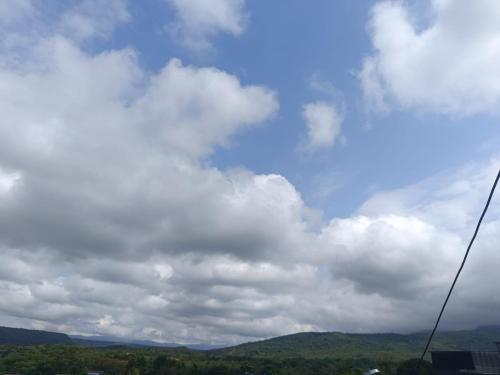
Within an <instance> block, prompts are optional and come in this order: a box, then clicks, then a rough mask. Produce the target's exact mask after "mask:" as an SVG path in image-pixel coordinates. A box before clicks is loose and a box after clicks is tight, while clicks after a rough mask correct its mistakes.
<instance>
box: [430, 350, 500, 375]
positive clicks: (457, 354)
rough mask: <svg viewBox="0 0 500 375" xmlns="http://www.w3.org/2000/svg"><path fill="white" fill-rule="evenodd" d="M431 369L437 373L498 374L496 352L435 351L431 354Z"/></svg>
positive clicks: (497, 355) (498, 365)
mask: <svg viewBox="0 0 500 375" xmlns="http://www.w3.org/2000/svg"><path fill="white" fill-rule="evenodd" d="M431 356H432V368H433V369H434V370H436V371H437V372H460V373H464V372H466V373H474V374H499V375H500V354H499V353H498V352H472V351H437V352H431Z"/></svg>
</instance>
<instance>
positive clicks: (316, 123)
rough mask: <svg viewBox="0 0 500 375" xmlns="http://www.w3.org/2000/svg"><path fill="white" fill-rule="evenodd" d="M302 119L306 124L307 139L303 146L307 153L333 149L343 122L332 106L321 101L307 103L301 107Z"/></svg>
mask: <svg viewBox="0 0 500 375" xmlns="http://www.w3.org/2000/svg"><path fill="white" fill-rule="evenodd" d="M302 117H303V118H304V120H305V121H306V124H307V139H306V141H305V144H304V145H303V148H304V149H305V150H306V151H307V152H315V151H318V150H320V149H324V148H330V147H333V145H334V143H335V140H336V139H337V137H338V135H339V134H340V129H341V125H342V121H343V119H342V115H341V114H340V113H339V111H338V110H337V108H336V107H335V106H334V105H332V104H329V103H326V102H322V101H317V102H314V103H308V104H306V105H304V107H303V110H302Z"/></svg>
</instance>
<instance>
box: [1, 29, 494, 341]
mask: <svg viewBox="0 0 500 375" xmlns="http://www.w3.org/2000/svg"><path fill="white" fill-rule="evenodd" d="M40 22H41V21H40ZM16 32H17V31H16ZM32 43H33V46H34V48H32V49H29V50H26V51H24V53H25V54H26V55H25V56H26V58H24V59H22V60H20V61H19V62H20V64H15V65H12V64H10V63H5V61H6V60H8V61H11V58H12V54H15V53H17V51H12V50H11V49H5V50H2V52H3V53H2V54H0V56H1V58H0V83H1V84H0V117H1V118H2V121H1V122H0V292H1V294H2V298H1V299H0V323H1V324H8V325H19V326H24V327H35V328H38V329H53V330H58V331H64V332H69V333H90V334H111V335H118V336H127V337H136V338H153V339H157V340H164V341H170V342H172V341H175V342H181V343H188V342H219V343H220V342H223V343H236V342H241V341H244V340H249V339H257V338H263V337H268V336H273V335H279V334H285V333H291V332H297V331H304V330H347V331H365V332H367V331H368V332H376V331H387V330H391V331H407V330H413V329H423V328H428V327H429V324H430V322H431V321H432V319H433V318H434V317H435V313H436V310H437V307H436V306H438V305H439V303H441V301H442V297H443V294H444V293H445V289H446V287H447V286H448V285H449V281H450V279H451V276H452V275H453V272H454V271H455V270H456V266H457V264H458V262H459V260H460V257H461V256H462V254H463V250H464V245H465V243H466V241H467V240H468V238H469V236H470V229H471V228H472V226H473V224H474V223H475V220H476V218H477V216H478V211H479V210H480V207H481V205H482V204H483V203H484V202H483V200H484V196H485V194H486V193H487V191H488V189H489V184H490V183H491V179H492V176H493V175H494V174H495V173H496V169H498V167H499V166H500V163H499V161H498V159H497V158H495V157H493V158H492V159H491V160H486V161H481V162H478V163H475V164H470V165H468V166H465V167H463V168H461V169H459V170H456V171H449V172H447V173H443V174H441V175H437V176H431V177H429V179H428V180H426V181H422V182H420V183H417V184H415V185H413V186H408V187H405V188H402V189H399V190H396V191H386V192H378V193H377V194H375V195H374V196H373V197H372V198H371V199H369V200H368V201H367V202H365V203H364V204H363V205H362V207H360V209H359V211H358V212H356V213H354V214H353V215H352V216H351V217H346V218H334V219H333V220H331V221H328V222H322V221H321V220H319V219H318V217H319V216H320V215H319V214H318V213H317V212H315V211H313V210H311V209H310V208H309V207H307V206H306V205H305V203H304V201H303V200H302V197H301V194H300V193H299V192H298V191H297V190H296V189H295V187H294V186H293V185H292V184H291V183H290V182H289V181H288V180H287V179H286V178H285V177H283V176H281V175H278V174H256V173H253V172H252V171H249V170H245V169H234V170H220V169H217V168H215V167H213V166H212V165H211V163H210V157H211V155H213V153H214V152H215V151H216V150H217V148H219V147H227V146H228V145H230V143H231V139H233V138H234V137H235V136H237V134H239V132H242V131H245V130H248V129H251V128H253V127H256V126H262V125H264V124H266V123H267V122H269V121H270V120H271V119H272V118H273V116H274V115H275V114H276V112H277V111H278V99H277V94H276V93H274V92H273V91H272V90H271V89H269V88H267V87H265V86H260V85H252V84H242V83H241V82H240V81H239V79H238V78H237V77H236V76H234V75H231V74H229V73H227V72H224V71H222V70H220V69H216V68H214V67H195V66H190V65H186V64H183V63H182V62H181V61H180V60H178V59H170V60H169V61H167V62H166V63H165V65H164V67H163V68H162V69H160V70H159V71H158V72H149V71H147V70H145V69H143V68H141V65H140V63H139V62H138V61H137V60H138V59H137V52H136V51H135V50H133V49H131V48H128V49H110V50H105V51H94V52H89V51H86V50H85V49H83V48H82V46H81V39H79V38H78V37H77V36H72V37H71V36H70V35H69V34H58V33H57V32H55V31H54V32H53V33H49V34H48V35H47V34H41V35H39V36H38V37H37V38H35V39H33V40H32ZM497 202H498V197H495V201H494V202H492V207H491V211H490V212H489V213H488V216H487V218H486V221H485V226H484V228H483V229H482V230H481V233H480V238H478V240H479V241H478V243H477V247H475V248H474V252H473V253H471V258H470V263H468V264H467V267H466V269H465V270H464V275H463V278H462V279H461V280H460V284H459V285H458V286H457V293H456V295H454V298H453V303H456V304H458V305H455V306H453V305H451V306H450V309H449V312H448V314H449V315H447V316H446V319H445V322H444V324H445V326H447V327H464V326H474V325H476V324H480V323H482V324H486V323H495V322H496V323H498V314H496V313H495V311H498V308H499V307H500V303H499V301H498V300H497V299H495V298H491V296H492V295H495V293H494V292H495V290H493V289H494V288H495V287H496V285H498V283H499V282H498V281H497V280H495V278H496V277H497V276H496V275H497V274H498V272H496V270H495V269H494V267H495V264H498V262H497V261H498V259H497V258H498V256H499V255H498V251H496V248H497V247H496V244H497V243H498V241H499V240H500V238H498V237H499V235H498V233H499V230H498V229H499V225H500V224H499V223H500V211H499V209H498V203H497ZM478 270H481V272H478ZM463 306H467V308H463Z"/></svg>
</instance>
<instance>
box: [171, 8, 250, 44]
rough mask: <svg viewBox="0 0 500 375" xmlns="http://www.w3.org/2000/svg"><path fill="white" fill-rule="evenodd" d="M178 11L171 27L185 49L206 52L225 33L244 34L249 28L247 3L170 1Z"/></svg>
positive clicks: (174, 35)
mask: <svg viewBox="0 0 500 375" xmlns="http://www.w3.org/2000/svg"><path fill="white" fill-rule="evenodd" d="M166 1H167V2H168V3H169V4H170V5H171V6H172V7H173V8H174V9H175V11H176V15H177V17H176V20H175V22H174V23H172V24H170V25H169V26H168V28H169V31H170V32H171V33H172V35H173V37H174V38H175V39H176V40H177V41H178V42H179V43H181V44H183V45H184V46H186V47H188V48H190V49H193V50H197V51H204V50H209V49H211V48H212V44H211V39H212V38H214V37H216V36H217V35H219V34H222V33H229V34H232V35H235V36H237V35H240V34H241V33H242V32H243V30H244V29H245V26H246V21H247V17H248V16H247V15H246V13H245V9H244V8H245V0H213V1H210V2H207V1H204V0H166Z"/></svg>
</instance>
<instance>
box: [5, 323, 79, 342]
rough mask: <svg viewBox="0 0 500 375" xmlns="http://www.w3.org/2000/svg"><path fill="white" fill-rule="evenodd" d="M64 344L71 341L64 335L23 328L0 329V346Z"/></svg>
mask: <svg viewBox="0 0 500 375" xmlns="http://www.w3.org/2000/svg"><path fill="white" fill-rule="evenodd" d="M41 344H65V345H72V344H73V341H71V339H70V338H69V336H68V335H66V334H64V333H56V332H48V331H38V330H33V329H24V328H10V327H0V345H41Z"/></svg>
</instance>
